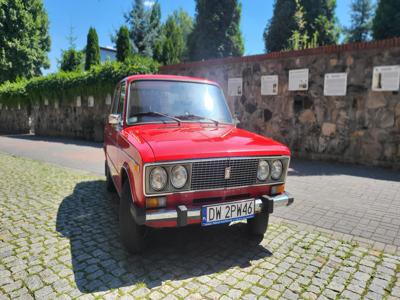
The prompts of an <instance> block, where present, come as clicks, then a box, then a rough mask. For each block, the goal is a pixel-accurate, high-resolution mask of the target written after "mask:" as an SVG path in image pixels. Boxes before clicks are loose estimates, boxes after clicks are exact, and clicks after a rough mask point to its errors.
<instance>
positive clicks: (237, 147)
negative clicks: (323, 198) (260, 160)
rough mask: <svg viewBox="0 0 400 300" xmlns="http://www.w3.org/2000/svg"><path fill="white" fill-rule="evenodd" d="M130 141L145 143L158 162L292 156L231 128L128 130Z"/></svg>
mask: <svg viewBox="0 0 400 300" xmlns="http://www.w3.org/2000/svg"><path fill="white" fill-rule="evenodd" d="M127 133H128V136H129V137H128V139H129V138H132V139H134V140H137V139H138V138H141V139H144V140H145V141H146V142H147V143H148V145H149V146H150V148H151V149H152V150H153V154H154V161H170V160H186V159H201V158H215V157H234V156H264V155H290V151H289V149H288V148H287V147H286V146H284V145H282V144H280V143H278V142H276V141H274V140H272V139H270V138H266V137H263V136H260V135H257V134H254V133H251V132H249V131H246V130H242V129H238V128H236V127H234V126H231V125H219V126H215V125H214V124H181V126H179V125H172V124H171V125H169V124H156V125H155V124H151V125H139V126H133V127H129V128H127Z"/></svg>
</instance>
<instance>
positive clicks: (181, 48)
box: [154, 9, 193, 64]
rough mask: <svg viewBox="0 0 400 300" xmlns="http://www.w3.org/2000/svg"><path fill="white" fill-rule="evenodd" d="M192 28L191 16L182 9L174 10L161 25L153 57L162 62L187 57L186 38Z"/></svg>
mask: <svg viewBox="0 0 400 300" xmlns="http://www.w3.org/2000/svg"><path fill="white" fill-rule="evenodd" d="M192 29H193V20H192V18H191V17H190V16H189V15H188V14H187V13H186V12H185V11H184V10H182V9H180V10H176V11H174V12H173V14H172V15H170V16H169V17H168V19H167V21H166V22H165V24H164V25H163V27H162V31H161V38H160V39H159V41H158V43H157V45H156V47H155V52H154V58H155V59H156V60H157V61H159V62H161V63H163V64H176V63H180V62H181V61H183V60H185V59H187V40H188V36H189V34H190V32H191V30H192Z"/></svg>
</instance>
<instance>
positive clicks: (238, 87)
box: [228, 78, 243, 96]
mask: <svg viewBox="0 0 400 300" xmlns="http://www.w3.org/2000/svg"><path fill="white" fill-rule="evenodd" d="M242 93H243V79H242V78H229V79H228V95H229V96H242Z"/></svg>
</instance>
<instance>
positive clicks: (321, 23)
mask: <svg viewBox="0 0 400 300" xmlns="http://www.w3.org/2000/svg"><path fill="white" fill-rule="evenodd" d="M301 4H302V7H303V8H304V13H305V14H304V17H305V18H304V19H305V28H306V32H307V33H308V36H315V35H316V34H315V33H317V34H318V37H317V41H316V45H317V46H323V45H331V44H336V43H337V41H338V39H339V33H340V31H339V27H338V25H337V18H336V15H335V9H336V0H301Z"/></svg>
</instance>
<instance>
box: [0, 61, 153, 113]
mask: <svg viewBox="0 0 400 300" xmlns="http://www.w3.org/2000/svg"><path fill="white" fill-rule="evenodd" d="M158 67H159V65H158V63H157V62H155V61H154V60H152V59H149V58H144V57H134V58H132V59H130V60H129V61H127V62H126V63H120V62H106V63H105V64H102V65H99V66H96V67H94V68H92V69H91V70H90V71H88V72H83V71H79V72H59V73H55V74H50V75H48V76H42V77H34V78H32V79H30V80H20V81H18V82H14V83H10V82H6V83H4V84H2V85H0V103H3V104H4V105H6V106H18V104H20V105H21V106H22V105H29V104H31V103H33V102H35V103H40V102H43V101H44V99H48V101H49V102H51V101H55V100H62V101H65V100H67V101H68V100H72V99H73V98H74V97H75V96H78V95H80V96H89V95H93V96H100V95H104V94H105V93H107V92H110V91H112V90H113V88H114V86H115V84H116V83H117V82H118V81H120V80H121V79H123V78H124V77H126V76H129V75H135V74H148V73H157V72H158Z"/></svg>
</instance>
